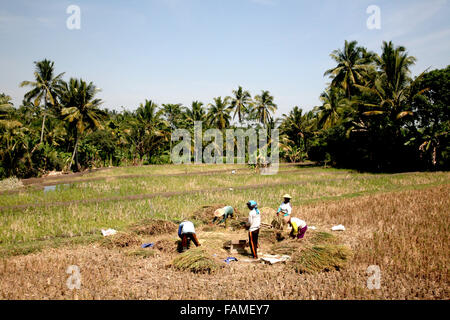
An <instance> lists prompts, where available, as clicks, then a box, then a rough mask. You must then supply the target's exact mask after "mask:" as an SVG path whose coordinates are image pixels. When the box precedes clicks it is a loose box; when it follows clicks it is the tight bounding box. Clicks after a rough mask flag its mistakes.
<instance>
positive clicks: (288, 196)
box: [283, 193, 292, 199]
mask: <svg viewBox="0 0 450 320" xmlns="http://www.w3.org/2000/svg"><path fill="white" fill-rule="evenodd" d="M283 198H288V199H291V198H292V197H291V196H290V195H288V194H287V193H286V194H285V195H284V196H283Z"/></svg>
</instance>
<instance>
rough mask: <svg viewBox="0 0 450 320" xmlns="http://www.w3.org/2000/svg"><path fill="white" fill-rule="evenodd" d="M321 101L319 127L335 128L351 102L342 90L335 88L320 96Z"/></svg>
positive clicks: (318, 109)
mask: <svg viewBox="0 0 450 320" xmlns="http://www.w3.org/2000/svg"><path fill="white" fill-rule="evenodd" d="M320 100H321V101H322V105H321V106H319V107H317V111H318V118H319V120H318V126H319V128H323V129H329V128H331V127H333V126H335V125H336V124H337V123H338V122H339V120H340V118H341V116H342V115H343V113H344V110H345V108H346V107H347V106H349V105H350V102H349V100H348V99H347V98H345V97H344V93H343V92H342V89H341V88H337V87H333V86H331V87H329V88H328V89H327V90H326V91H325V92H323V93H322V94H321V95H320Z"/></svg>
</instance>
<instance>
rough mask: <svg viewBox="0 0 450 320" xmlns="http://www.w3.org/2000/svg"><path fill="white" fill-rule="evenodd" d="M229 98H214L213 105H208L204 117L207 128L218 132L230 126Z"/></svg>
mask: <svg viewBox="0 0 450 320" xmlns="http://www.w3.org/2000/svg"><path fill="white" fill-rule="evenodd" d="M229 100H230V97H225V98H224V99H222V97H217V98H214V103H210V104H209V105H208V106H209V109H208V114H207V115H206V121H207V123H208V125H209V126H212V127H214V126H215V127H216V128H218V129H220V130H223V129H225V128H227V127H228V126H229V125H230V120H231V116H230V111H229V108H228V106H229Z"/></svg>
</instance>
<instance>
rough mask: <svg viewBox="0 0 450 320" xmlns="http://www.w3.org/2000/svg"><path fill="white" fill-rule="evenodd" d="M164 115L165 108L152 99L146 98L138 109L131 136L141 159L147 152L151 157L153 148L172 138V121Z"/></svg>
mask: <svg viewBox="0 0 450 320" xmlns="http://www.w3.org/2000/svg"><path fill="white" fill-rule="evenodd" d="M163 115H164V110H163V109H159V108H158V105H157V104H156V103H154V102H153V101H151V100H145V102H144V103H141V104H140V105H139V108H138V109H137V110H136V113H135V122H134V124H133V132H132V134H131V136H132V139H133V141H134V142H135V144H136V150H137V152H138V154H139V158H140V159H141V160H142V158H143V156H144V155H145V154H147V156H148V158H149V159H150V157H151V154H150V153H151V152H152V150H154V149H157V148H158V147H159V146H160V145H161V144H162V143H163V142H165V141H167V140H168V139H170V137H169V135H170V130H169V127H170V123H169V122H168V121H166V120H164V119H163Z"/></svg>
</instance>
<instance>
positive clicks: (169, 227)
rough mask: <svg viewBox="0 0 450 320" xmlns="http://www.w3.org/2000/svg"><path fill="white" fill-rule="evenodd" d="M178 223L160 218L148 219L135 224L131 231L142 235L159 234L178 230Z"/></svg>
mask: <svg viewBox="0 0 450 320" xmlns="http://www.w3.org/2000/svg"><path fill="white" fill-rule="evenodd" d="M177 227H178V226H177V225H176V224H175V223H174V222H172V221H167V220H160V219H146V220H143V221H141V222H139V223H137V224H135V225H133V226H131V228H130V229H131V231H133V232H134V233H137V234H141V235H158V234H165V233H174V232H176V231H177Z"/></svg>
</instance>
